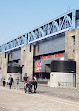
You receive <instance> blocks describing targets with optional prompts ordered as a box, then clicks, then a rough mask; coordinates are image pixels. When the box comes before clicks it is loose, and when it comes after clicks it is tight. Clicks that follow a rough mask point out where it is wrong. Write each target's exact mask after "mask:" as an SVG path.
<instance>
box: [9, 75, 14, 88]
mask: <svg viewBox="0 0 79 111" xmlns="http://www.w3.org/2000/svg"><path fill="white" fill-rule="evenodd" d="M8 80H9V86H10V89H11V86H12V83H13V77H12V75H10V77H9V79H8Z"/></svg>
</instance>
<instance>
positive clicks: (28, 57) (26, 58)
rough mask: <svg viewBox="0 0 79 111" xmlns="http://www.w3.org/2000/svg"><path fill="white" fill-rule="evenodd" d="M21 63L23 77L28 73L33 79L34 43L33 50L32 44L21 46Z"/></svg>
mask: <svg viewBox="0 0 79 111" xmlns="http://www.w3.org/2000/svg"><path fill="white" fill-rule="evenodd" d="M21 65H22V66H23V68H22V78H23V76H24V75H25V73H27V75H28V76H29V78H30V79H32V75H33V45H31V51H30V45H27V46H24V47H21Z"/></svg>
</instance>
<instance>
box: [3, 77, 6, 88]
mask: <svg viewBox="0 0 79 111" xmlns="http://www.w3.org/2000/svg"><path fill="white" fill-rule="evenodd" d="M5 84H6V82H5V79H4V80H3V87H5Z"/></svg>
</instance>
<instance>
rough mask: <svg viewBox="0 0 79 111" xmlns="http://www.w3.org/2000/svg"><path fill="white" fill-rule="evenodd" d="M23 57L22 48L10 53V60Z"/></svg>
mask: <svg viewBox="0 0 79 111" xmlns="http://www.w3.org/2000/svg"><path fill="white" fill-rule="evenodd" d="M17 59H21V50H18V51H14V52H12V53H10V54H9V61H12V60H17Z"/></svg>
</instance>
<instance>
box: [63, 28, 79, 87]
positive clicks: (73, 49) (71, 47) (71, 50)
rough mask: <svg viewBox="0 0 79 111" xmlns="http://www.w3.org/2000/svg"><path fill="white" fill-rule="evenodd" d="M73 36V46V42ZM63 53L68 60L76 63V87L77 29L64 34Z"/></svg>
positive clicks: (78, 68) (78, 80)
mask: <svg viewBox="0 0 79 111" xmlns="http://www.w3.org/2000/svg"><path fill="white" fill-rule="evenodd" d="M73 36H75V44H74V41H73ZM65 52H66V53H67V54H68V59H69V60H75V61H76V86H77V85H78V84H77V83H79V29H74V30H72V31H69V32H68V31H67V32H65Z"/></svg>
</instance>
